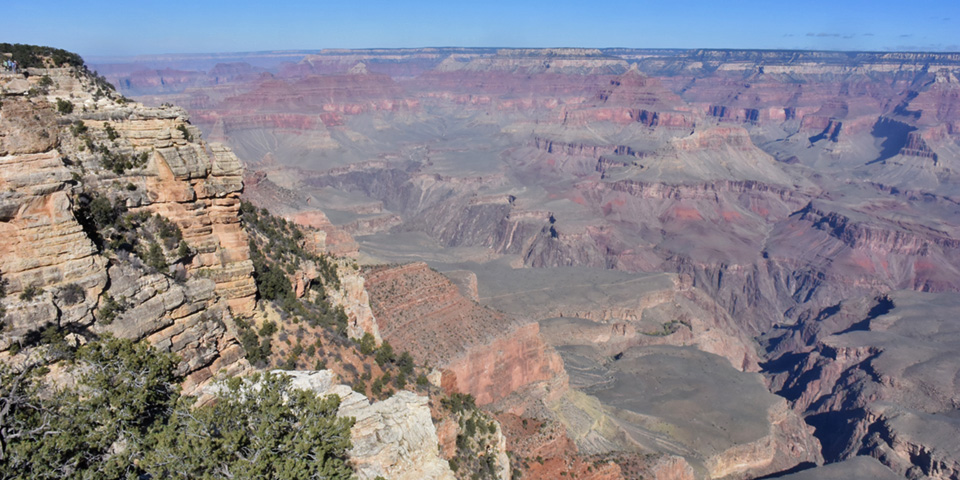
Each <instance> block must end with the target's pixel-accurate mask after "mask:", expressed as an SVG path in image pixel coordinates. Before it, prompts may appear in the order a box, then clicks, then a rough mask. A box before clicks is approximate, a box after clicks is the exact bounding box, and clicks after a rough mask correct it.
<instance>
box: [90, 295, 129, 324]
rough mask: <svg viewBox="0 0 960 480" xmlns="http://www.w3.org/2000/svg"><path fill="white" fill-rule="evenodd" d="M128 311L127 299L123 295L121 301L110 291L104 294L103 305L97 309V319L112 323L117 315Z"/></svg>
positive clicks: (103, 322)
mask: <svg viewBox="0 0 960 480" xmlns="http://www.w3.org/2000/svg"><path fill="white" fill-rule="evenodd" d="M125 311H127V299H126V298H124V297H121V298H120V300H119V301H117V300H116V299H115V298H113V297H112V296H111V295H110V294H109V293H105V294H103V306H102V307H100V310H98V311H97V319H98V320H100V323H102V324H104V325H110V324H111V323H113V321H114V320H116V319H117V316H118V315H120V314H121V313H123V312H125Z"/></svg>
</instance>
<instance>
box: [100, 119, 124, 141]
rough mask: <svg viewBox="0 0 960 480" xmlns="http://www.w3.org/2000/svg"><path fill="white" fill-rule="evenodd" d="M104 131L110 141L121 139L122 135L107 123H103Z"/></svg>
mask: <svg viewBox="0 0 960 480" xmlns="http://www.w3.org/2000/svg"><path fill="white" fill-rule="evenodd" d="M103 131H105V132H107V139H109V140H110V141H114V140H116V139H118V138H120V134H119V133H117V131H116V130H114V128H113V127H112V126H111V125H110V124H109V123H107V122H103Z"/></svg>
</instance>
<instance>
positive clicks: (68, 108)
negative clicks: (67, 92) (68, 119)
mask: <svg viewBox="0 0 960 480" xmlns="http://www.w3.org/2000/svg"><path fill="white" fill-rule="evenodd" d="M57 112H60V113H61V114H63V115H69V114H71V113H73V102H71V101H70V100H64V99H62V98H58V99H57Z"/></svg>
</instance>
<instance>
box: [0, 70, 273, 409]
mask: <svg viewBox="0 0 960 480" xmlns="http://www.w3.org/2000/svg"><path fill="white" fill-rule="evenodd" d="M41 78H46V79H48V80H49V82H48V83H47V84H45V85H42V86H40V87H42V89H43V90H46V96H45V97H37V96H34V94H33V93H31V92H30V91H29V90H28V91H24V89H27V88H37V86H39V83H37V82H39V79H41ZM0 82H3V87H4V94H3V104H2V107H0V131H2V135H0V150H2V152H0V185H2V186H3V190H4V193H3V194H2V198H0V212H2V214H0V231H2V232H3V233H4V237H5V238H6V240H5V241H4V242H2V245H0V250H2V253H3V254H2V256H0V272H2V274H3V279H4V281H5V282H6V283H7V292H8V293H9V294H11V295H9V296H8V297H7V298H6V299H5V300H4V303H5V304H6V305H7V306H8V308H7V309H8V313H7V315H6V317H5V318H4V323H5V324H6V325H7V326H8V327H9V328H5V329H4V334H3V336H2V338H0V349H4V350H7V353H8V354H12V353H13V350H11V349H10V347H11V345H13V344H16V345H17V347H18V348H17V350H19V349H20V348H21V347H29V346H33V344H32V343H31V342H33V340H30V339H31V338H33V336H35V335H36V334H37V333H38V332H39V331H41V330H44V329H47V328H50V327H52V328H54V329H56V330H58V331H60V332H62V333H63V334H65V333H67V332H71V333H72V334H73V335H74V338H76V339H82V338H83V337H84V336H90V335H94V336H95V335H99V334H102V333H106V332H110V333H112V334H114V335H117V336H120V337H125V338H134V339H142V338H146V339H148V340H150V341H151V342H152V343H154V344H155V345H156V346H158V347H159V348H161V349H163V350H167V351H171V352H174V353H177V354H179V355H180V357H181V363H180V367H179V369H180V373H181V374H183V375H184V376H185V377H186V379H185V382H184V384H183V387H184V389H185V391H187V392H188V393H189V392H192V391H195V390H196V389H197V388H198V387H199V386H200V385H202V384H204V383H205V382H206V381H207V380H208V379H209V378H210V377H212V376H213V374H215V373H216V372H219V371H226V372H227V373H229V374H233V373H237V372H240V371H243V370H245V369H246V368H248V365H247V363H246V361H245V360H243V358H242V357H243V351H242V349H241V347H240V346H239V345H238V342H237V341H236V338H235V332H233V331H232V330H231V326H232V324H233V322H232V316H233V315H245V314H248V313H250V312H251V311H252V308H253V303H254V297H255V294H256V287H255V285H254V283H253V279H252V277H251V273H252V271H253V267H252V264H251V262H250V260H249V251H248V249H247V248H248V247H247V238H246V234H245V233H244V231H243V229H242V228H241V226H240V222H239V218H238V215H237V212H238V209H239V198H238V195H239V191H240V189H241V188H242V183H241V181H240V178H241V174H242V167H241V165H240V162H239V160H238V159H237V158H236V157H235V156H234V155H233V154H232V153H231V152H230V151H229V150H228V149H226V148H225V147H222V146H219V145H207V144H206V143H204V142H202V141H201V140H199V139H198V140H197V141H192V140H191V137H198V136H199V131H197V130H196V129H195V128H194V127H191V126H189V124H188V123H186V116H185V113H184V111H183V110H180V109H177V108H147V107H144V106H142V105H139V104H135V103H129V102H124V101H121V100H120V97H119V96H118V95H116V94H111V93H109V92H107V93H104V92H103V91H102V85H98V84H97V83H96V80H95V79H94V78H92V77H90V76H88V75H87V74H85V73H82V72H77V71H75V70H74V69H72V68H62V69H41V70H37V71H33V72H32V75H31V77H30V79H29V81H26V80H25V78H24V77H23V76H20V75H14V76H11V75H4V76H3V78H0ZM98 88H100V90H99V91H98V90H97V89H98ZM64 99H68V100H64ZM58 102H59V103H58ZM64 102H68V103H64ZM53 105H57V106H58V108H57V111H56V112H55V111H54V107H53ZM81 122H83V123H81ZM94 147H96V148H94ZM131 159H133V160H131ZM134 160H136V162H134ZM108 161H114V162H121V163H122V162H129V166H123V167H116V166H114V167H111V168H107V166H108V163H107V162H108ZM81 195H85V196H87V197H89V196H91V195H93V196H96V195H99V196H102V197H104V198H106V199H107V201H110V202H113V201H119V202H124V203H125V204H126V208H127V209H129V211H131V212H143V213H146V214H150V213H157V214H159V215H161V216H162V217H164V218H166V219H167V220H169V221H171V222H172V223H173V224H174V225H175V226H176V227H179V230H180V232H182V238H183V240H184V242H185V245H186V247H185V248H186V249H187V252H188V253H189V261H188V262H186V263H185V265H184V266H185V270H184V271H183V272H182V276H177V275H175V274H174V273H173V272H172V271H169V272H158V271H156V270H155V269H153V268H147V267H146V266H145V265H144V264H143V262H142V261H141V259H139V258H136V257H135V256H134V255H132V254H130V253H128V252H127V251H126V250H117V251H113V250H106V249H103V247H102V246H99V245H97V244H96V243H95V241H94V239H95V237H96V235H98V234H97V233H96V232H92V231H91V230H90V229H91V228H94V227H93V226H91V225H85V224H82V223H81V222H80V221H79V220H78V218H79V216H78V214H77V213H76V212H77V211H78V210H79V208H80V205H79V204H80V203H81V202H85V201H89V198H87V199H86V200H81V199H80V196H81ZM78 341H81V340H78Z"/></svg>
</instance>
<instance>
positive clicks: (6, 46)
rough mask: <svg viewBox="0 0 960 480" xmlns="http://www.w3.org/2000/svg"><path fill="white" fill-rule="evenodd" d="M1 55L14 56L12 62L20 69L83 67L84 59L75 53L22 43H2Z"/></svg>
mask: <svg viewBox="0 0 960 480" xmlns="http://www.w3.org/2000/svg"><path fill="white" fill-rule="evenodd" d="M0 53H10V54H12V60H13V61H15V62H17V64H18V65H19V66H20V68H43V67H49V66H53V67H60V66H64V65H66V66H71V67H77V68H81V67H83V58H81V57H80V55H77V54H76V53H73V52H68V51H66V50H61V49H59V48H53V47H41V46H37V45H24V44H20V43H13V44H11V43H0Z"/></svg>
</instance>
